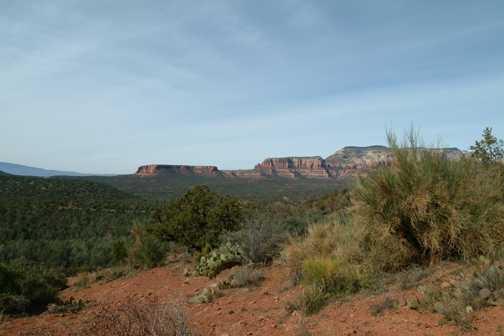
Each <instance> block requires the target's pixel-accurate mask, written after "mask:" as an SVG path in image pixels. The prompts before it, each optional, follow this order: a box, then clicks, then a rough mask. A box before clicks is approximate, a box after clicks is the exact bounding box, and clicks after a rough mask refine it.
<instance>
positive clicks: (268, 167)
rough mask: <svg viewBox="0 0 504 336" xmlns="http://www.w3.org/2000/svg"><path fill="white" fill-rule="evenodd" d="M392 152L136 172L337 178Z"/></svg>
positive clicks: (451, 152)
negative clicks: (241, 167)
mask: <svg viewBox="0 0 504 336" xmlns="http://www.w3.org/2000/svg"><path fill="white" fill-rule="evenodd" d="M430 150H435V151H442V152H443V153H444V154H445V155H446V156H447V158H448V159H459V158H461V157H462V156H463V155H464V153H463V152H462V151H460V150H459V149H457V148H441V149H430ZM392 160H393V153H392V150H391V149H390V148H388V147H384V146H369V147H356V146H351V147H344V148H342V149H340V150H338V151H337V152H336V153H334V154H333V155H330V156H329V157H327V158H326V159H323V158H322V157H320V156H307V157H296V156H292V157H283V158H268V159H265V160H264V161H263V162H261V163H259V164H257V165H256V166H255V167H254V169H244V170H222V171H221V170H219V169H218V168H217V167H215V166H186V165H146V166H141V167H140V168H138V170H137V173H136V175H138V176H154V175H159V174H172V175H184V176H222V177H229V178H261V177H268V176H271V177H272V176H280V177H288V178H339V177H344V176H351V175H356V174H360V173H363V172H366V171H369V170H370V169H373V168H376V167H379V166H385V165H389V164H390V163H391V162H392Z"/></svg>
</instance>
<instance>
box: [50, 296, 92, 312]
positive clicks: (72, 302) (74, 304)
mask: <svg viewBox="0 0 504 336" xmlns="http://www.w3.org/2000/svg"><path fill="white" fill-rule="evenodd" d="M88 304H89V302H88V301H85V300H82V299H78V300H76V299H74V298H73V297H71V298H70V299H68V300H64V301H61V302H57V303H51V304H50V305H49V306H48V307H47V311H48V312H49V313H51V314H66V313H77V312H79V311H81V310H82V309H84V308H85V307H86V306H87V305H88Z"/></svg>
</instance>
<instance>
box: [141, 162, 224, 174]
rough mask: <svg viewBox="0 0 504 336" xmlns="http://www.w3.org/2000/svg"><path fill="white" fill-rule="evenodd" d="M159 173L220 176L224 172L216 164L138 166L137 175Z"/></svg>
mask: <svg viewBox="0 0 504 336" xmlns="http://www.w3.org/2000/svg"><path fill="white" fill-rule="evenodd" d="M159 174H173V175H184V176H220V175H222V172H221V171H220V170H219V168H217V167H216V166H187V165H157V164H150V165H145V166H141V167H139V168H138V170H137V172H136V175H138V176H153V175H159Z"/></svg>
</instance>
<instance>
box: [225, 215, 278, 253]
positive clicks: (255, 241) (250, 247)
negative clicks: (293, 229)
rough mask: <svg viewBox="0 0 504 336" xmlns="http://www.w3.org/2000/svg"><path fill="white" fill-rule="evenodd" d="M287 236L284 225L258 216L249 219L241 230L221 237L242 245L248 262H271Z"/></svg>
mask: <svg viewBox="0 0 504 336" xmlns="http://www.w3.org/2000/svg"><path fill="white" fill-rule="evenodd" d="M287 237H288V236H287V233H286V230H285V228H284V226H283V225H279V224H278V223H276V222H270V221H269V220H268V218H267V217H264V216H258V217H254V218H251V219H248V220H247V221H245V223H244V224H243V225H242V228H241V229H240V230H239V231H236V232H231V233H228V234H226V235H225V237H223V238H221V239H222V240H223V241H227V242H231V243H232V244H235V245H237V246H240V248H241V250H242V251H243V257H244V258H245V259H246V260H247V261H248V262H250V263H269V262H271V261H272V260H273V258H274V257H275V256H277V255H278V254H279V252H280V249H281V244H282V243H283V242H284V241H285V240H286V239H287Z"/></svg>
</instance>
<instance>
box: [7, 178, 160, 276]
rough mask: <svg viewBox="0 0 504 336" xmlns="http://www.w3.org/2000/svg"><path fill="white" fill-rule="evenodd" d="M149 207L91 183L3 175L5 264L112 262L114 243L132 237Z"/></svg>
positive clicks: (72, 265)
mask: <svg viewBox="0 0 504 336" xmlns="http://www.w3.org/2000/svg"><path fill="white" fill-rule="evenodd" d="M149 212H150V205H148V204H147V203H146V202H145V201H144V200H142V199H140V198H137V197H135V196H130V195H128V194H126V193H123V192H121V191H118V190H116V189H115V188H113V187H110V186H106V185H100V184H97V183H94V182H89V181H74V180H64V179H57V178H52V179H45V178H36V177H22V176H14V175H7V174H2V175H0V261H2V260H4V261H7V260H13V259H24V260H26V261H30V262H37V263H42V264H47V265H48V266H56V267H62V268H66V269H76V268H80V267H84V268H87V267H98V266H106V265H108V264H110V263H111V262H112V260H111V259H110V255H111V253H110V252H111V249H112V246H113V244H114V242H116V241H118V240H121V239H124V237H126V236H127V235H128V232H129V229H130V227H131V224H132V222H133V221H135V220H143V219H144V218H145V217H147V216H149Z"/></svg>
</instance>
